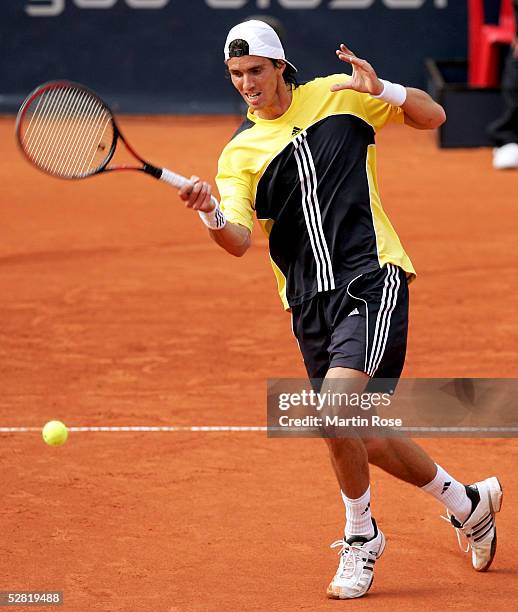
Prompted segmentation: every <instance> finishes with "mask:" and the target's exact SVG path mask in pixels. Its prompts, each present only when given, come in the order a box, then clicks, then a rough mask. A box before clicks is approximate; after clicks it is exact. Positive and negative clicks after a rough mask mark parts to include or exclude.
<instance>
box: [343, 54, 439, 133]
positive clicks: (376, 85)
mask: <svg viewBox="0 0 518 612" xmlns="http://www.w3.org/2000/svg"><path fill="white" fill-rule="evenodd" d="M336 55H337V57H338V59H339V60H341V61H342V62H346V63H348V64H350V65H351V66H352V70H353V73H352V76H351V80H350V81H348V82H346V83H337V84H336V85H333V87H332V88H331V90H332V91H341V90H343V89H353V90H354V91H358V92H361V93H368V94H370V95H371V96H379V95H380V94H382V92H383V90H384V84H383V82H382V81H381V80H380V79H379V78H378V75H377V74H376V71H375V70H374V68H373V67H372V66H371V64H369V62H367V61H366V60H364V59H361V58H359V57H357V56H356V55H355V53H354V52H353V51H351V49H349V48H348V47H346V45H344V44H341V45H340V49H337V50H336ZM401 108H402V109H403V111H404V113H405V124H406V125H409V126H410V127H413V128H416V129H419V130H433V129H435V128H437V127H439V126H440V125H442V124H443V123H444V122H445V121H446V113H445V112H444V109H443V108H442V106H441V105H440V104H437V102H435V101H434V100H432V98H431V97H430V96H429V95H428V94H427V93H426V92H424V91H422V90H421V89H416V88H414V87H407V88H406V99H405V101H404V103H403V104H402V105H401Z"/></svg>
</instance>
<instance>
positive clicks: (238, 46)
mask: <svg viewBox="0 0 518 612" xmlns="http://www.w3.org/2000/svg"><path fill="white" fill-rule="evenodd" d="M228 55H229V57H243V55H250V47H249V46H248V43H247V42H246V40H243V39H242V38H236V40H233V41H232V42H231V43H230V44H229V46H228ZM268 59H269V60H270V61H271V62H272V64H273V65H274V66H275V68H280V66H282V65H283V64H284V65H285V68H284V72H283V73H282V77H283V79H284V82H285V83H286V84H287V85H290V86H291V88H292V89H296V88H297V87H298V86H299V82H298V81H297V71H296V70H295V68H293V67H292V66H290V65H289V64H287V63H286V62H285V61H284V60H280V59H273V58H271V57H269V58H268ZM228 74H229V72H228V70H227V76H228Z"/></svg>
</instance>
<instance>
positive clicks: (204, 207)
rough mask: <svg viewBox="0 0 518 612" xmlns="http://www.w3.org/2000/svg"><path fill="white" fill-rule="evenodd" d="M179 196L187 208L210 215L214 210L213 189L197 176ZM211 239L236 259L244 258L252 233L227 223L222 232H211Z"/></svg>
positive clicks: (234, 224) (239, 226)
mask: <svg viewBox="0 0 518 612" xmlns="http://www.w3.org/2000/svg"><path fill="white" fill-rule="evenodd" d="M178 195H179V196H180V198H181V199H182V200H183V201H184V202H185V206H186V207H187V208H192V209H193V210H197V211H201V212H206V213H210V212H212V211H213V210H214V202H213V201H212V200H211V195H212V187H211V185H210V184H209V183H207V182H206V181H201V180H200V179H199V178H198V177H197V176H191V183H189V184H188V185H185V186H184V187H183V188H182V189H180V190H179V192H178ZM209 234H210V236H211V238H212V239H213V240H214V241H215V242H216V243H217V244H218V245H219V246H220V247H222V248H223V249H225V251H227V252H228V253H230V254H231V255H234V256H235V257H242V256H243V255H244V254H245V253H246V251H247V250H248V248H249V247H250V232H249V231H248V229H247V228H246V227H243V226H242V225H238V224H237V223H230V222H229V221H227V223H226V224H225V227H223V228H222V229H220V230H210V229H209Z"/></svg>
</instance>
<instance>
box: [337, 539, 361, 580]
mask: <svg viewBox="0 0 518 612" xmlns="http://www.w3.org/2000/svg"><path fill="white" fill-rule="evenodd" d="M339 546H340V550H339V551H338V554H339V555H343V554H344V552H345V551H347V554H346V555H345V557H344V564H343V568H342V572H341V575H342V576H343V577H344V578H351V577H352V576H354V572H355V570H356V561H357V555H358V554H360V553H361V552H362V550H361V546H355V545H354V544H348V543H347V542H346V541H345V540H336V542H333V543H332V544H331V545H330V547H329V548H338V547H339Z"/></svg>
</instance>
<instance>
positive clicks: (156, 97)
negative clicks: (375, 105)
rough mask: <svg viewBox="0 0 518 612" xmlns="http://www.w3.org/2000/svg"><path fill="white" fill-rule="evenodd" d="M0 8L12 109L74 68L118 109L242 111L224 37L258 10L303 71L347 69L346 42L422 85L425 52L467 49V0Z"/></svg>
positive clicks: (59, 2)
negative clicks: (341, 56)
mask: <svg viewBox="0 0 518 612" xmlns="http://www.w3.org/2000/svg"><path fill="white" fill-rule="evenodd" d="M495 3H496V4H498V0H492V1H491V3H490V4H493V5H494V4H495ZM1 11H2V17H1V19H0V39H1V40H2V41H3V52H2V54H0V96H1V97H0V110H4V111H5V110H17V106H18V104H19V102H20V101H21V100H22V99H23V98H24V97H25V96H26V95H27V93H28V92H29V91H30V90H31V89H33V88H34V87H35V86H36V85H38V84H39V83H41V82H44V81H46V80H53V79H56V78H67V79H71V80H75V81H78V82H81V83H84V84H85V85H88V86H90V87H91V88H93V89H95V90H97V91H98V92H99V93H100V94H101V95H102V96H105V97H106V98H107V99H108V100H109V101H111V102H112V104H114V106H115V107H116V110H118V111H123V112H146V113H153V112H158V113H164V112H165V113H167V112H172V113H229V112H230V113H231V112H234V111H235V105H236V100H237V97H236V95H235V94H234V92H233V91H232V88H231V87H229V84H228V82H227V81H226V80H225V70H224V64H223V44H224V41H225V37H226V34H227V32H228V30H229V29H230V28H231V27H232V26H233V25H235V24H236V23H238V22H239V21H242V20H244V19H246V18H248V17H250V16H252V15H254V16H266V15H270V16H273V17H275V18H277V19H278V20H280V22H281V23H282V24H283V26H284V29H285V33H286V40H285V47H286V52H287V56H288V57H289V58H290V60H291V61H292V62H293V63H294V64H295V65H296V66H297V67H298V68H299V71H300V77H301V79H302V80H307V79H311V78H312V77H314V76H317V75H322V74H331V73H333V72H341V71H343V65H341V64H340V63H339V62H338V61H337V60H336V57H335V54H334V50H335V49H336V47H337V45H338V43H340V42H342V41H343V42H346V43H347V44H348V45H349V46H350V47H351V49H353V50H354V51H355V52H356V53H357V54H358V55H360V56H363V57H365V58H368V59H369V60H370V61H371V63H373V65H374V66H375V67H376V69H377V70H378V71H379V73H380V75H381V76H383V77H385V78H388V79H390V80H392V81H396V82H401V83H405V84H408V85H413V86H417V87H425V85H426V74H425V68H424V60H425V58H426V57H432V58H441V59H447V58H458V57H460V58H462V57H466V49H467V6H466V2H465V1H464V0H19V1H17V2H12V1H11V2H7V3H2V7H1Z"/></svg>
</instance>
